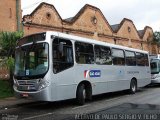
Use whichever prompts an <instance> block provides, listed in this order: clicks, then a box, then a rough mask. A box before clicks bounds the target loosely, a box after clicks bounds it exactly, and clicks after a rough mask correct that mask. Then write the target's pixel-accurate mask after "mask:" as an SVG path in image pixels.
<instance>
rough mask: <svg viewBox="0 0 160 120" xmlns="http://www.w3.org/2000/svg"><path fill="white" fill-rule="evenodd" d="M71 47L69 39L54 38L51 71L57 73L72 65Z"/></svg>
mask: <svg viewBox="0 0 160 120" xmlns="http://www.w3.org/2000/svg"><path fill="white" fill-rule="evenodd" d="M73 64H74V61H73V47H72V42H71V41H70V40H65V39H61V38H55V39H54V41H53V72H54V73H58V72H61V71H63V70H65V69H68V68H70V67H72V66H73Z"/></svg>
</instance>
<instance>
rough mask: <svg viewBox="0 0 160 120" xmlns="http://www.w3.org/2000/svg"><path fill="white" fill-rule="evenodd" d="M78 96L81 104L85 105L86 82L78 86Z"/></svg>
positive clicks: (78, 101)
mask: <svg viewBox="0 0 160 120" xmlns="http://www.w3.org/2000/svg"><path fill="white" fill-rule="evenodd" d="M76 98H77V103H78V104H79V105H84V103H85V99H86V89H85V85H84V84H81V85H79V86H78V89H77V96H76Z"/></svg>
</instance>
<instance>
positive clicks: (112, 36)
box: [23, 3, 158, 54]
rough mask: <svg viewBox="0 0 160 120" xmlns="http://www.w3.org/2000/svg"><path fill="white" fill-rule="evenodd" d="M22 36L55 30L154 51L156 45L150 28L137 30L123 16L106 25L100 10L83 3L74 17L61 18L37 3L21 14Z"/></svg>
mask: <svg viewBox="0 0 160 120" xmlns="http://www.w3.org/2000/svg"><path fill="white" fill-rule="evenodd" d="M23 24H24V33H25V35H29V34H33V33H38V32H43V31H48V30H50V31H59V32H64V33H67V34H73V35H77V36H81V37H87V38H91V39H96V40H99V41H104V42H108V43H113V44H118V45H123V46H127V47H132V48H136V49H141V50H146V51H149V53H150V54H157V53H158V48H157V45H156V44H154V43H153V41H152V40H153V39H152V36H153V30H152V28H151V27H149V26H146V27H145V28H144V29H143V30H137V29H136V27H135V25H134V23H133V21H132V20H130V19H127V18H124V19H123V20H122V21H121V22H120V23H119V24H116V25H110V24H109V23H108V21H107V19H106V18H105V17H104V15H103V13H102V12H101V10H100V9H99V8H97V7H95V6H91V5H88V4H86V5H85V6H84V7H83V8H81V10H80V11H79V12H78V13H77V14H76V15H75V16H74V17H71V18H68V19H62V18H61V16H60V15H59V13H58V11H57V10H56V9H55V7H54V6H53V5H51V4H48V3H41V4H40V5H39V6H38V7H37V8H36V9H35V10H34V11H33V12H32V13H31V14H30V15H25V16H24V17H23Z"/></svg>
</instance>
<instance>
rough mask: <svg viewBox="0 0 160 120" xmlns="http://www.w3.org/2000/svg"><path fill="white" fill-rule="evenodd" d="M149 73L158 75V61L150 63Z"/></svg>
mask: <svg viewBox="0 0 160 120" xmlns="http://www.w3.org/2000/svg"><path fill="white" fill-rule="evenodd" d="M151 73H152V74H158V73H159V60H152V61H151Z"/></svg>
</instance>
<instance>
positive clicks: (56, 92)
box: [14, 31, 151, 105]
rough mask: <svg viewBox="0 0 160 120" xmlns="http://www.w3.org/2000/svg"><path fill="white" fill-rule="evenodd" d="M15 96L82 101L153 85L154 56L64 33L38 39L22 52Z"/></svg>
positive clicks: (24, 43)
mask: <svg viewBox="0 0 160 120" xmlns="http://www.w3.org/2000/svg"><path fill="white" fill-rule="evenodd" d="M15 53H16V55H15V56H16V59H15V72H14V91H15V93H16V96H17V97H32V98H34V99H36V100H42V101H60V100H66V99H72V98H76V99H77V101H78V103H79V104H81V105H82V104H84V103H85V100H86V99H88V100H91V99H92V96H93V95H97V94H102V93H107V92H114V91H121V90H127V89H129V90H130V92H131V93H135V92H136V90H137V88H138V87H144V86H146V85H147V84H149V83H150V82H151V80H150V78H151V74H150V65H149V60H148V58H149V57H148V52H146V51H142V50H137V49H132V48H128V47H124V46H119V45H113V44H109V43H105V42H100V41H97V40H93V39H87V38H82V37H77V36H73V35H68V34H64V33H58V32H50V31H48V32H44V33H39V34H33V35H30V36H26V37H24V38H22V39H20V40H19V41H18V43H17V47H16V52H15Z"/></svg>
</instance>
